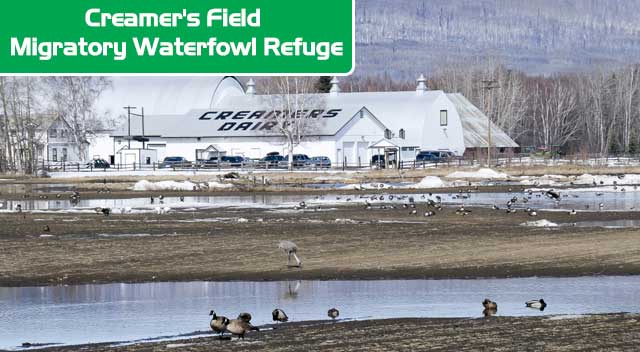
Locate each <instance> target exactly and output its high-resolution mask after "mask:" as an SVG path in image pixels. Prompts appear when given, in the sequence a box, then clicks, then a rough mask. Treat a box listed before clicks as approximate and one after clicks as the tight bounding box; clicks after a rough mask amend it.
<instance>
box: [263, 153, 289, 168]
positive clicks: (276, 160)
mask: <svg viewBox="0 0 640 352" xmlns="http://www.w3.org/2000/svg"><path fill="white" fill-rule="evenodd" d="M260 163H261V164H262V165H263V166H264V167H278V166H281V165H284V164H285V163H286V160H285V158H284V157H283V156H282V155H279V154H272V155H267V156H265V157H264V158H262V159H260Z"/></svg>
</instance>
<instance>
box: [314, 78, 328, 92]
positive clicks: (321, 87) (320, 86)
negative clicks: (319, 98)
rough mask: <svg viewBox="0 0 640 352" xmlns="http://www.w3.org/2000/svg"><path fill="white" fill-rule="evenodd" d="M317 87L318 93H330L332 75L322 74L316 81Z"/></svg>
mask: <svg viewBox="0 0 640 352" xmlns="http://www.w3.org/2000/svg"><path fill="white" fill-rule="evenodd" d="M315 89H316V91H317V92H318V93H329V91H330V90H331V77H329V76H320V78H318V80H317V81H316V84H315Z"/></svg>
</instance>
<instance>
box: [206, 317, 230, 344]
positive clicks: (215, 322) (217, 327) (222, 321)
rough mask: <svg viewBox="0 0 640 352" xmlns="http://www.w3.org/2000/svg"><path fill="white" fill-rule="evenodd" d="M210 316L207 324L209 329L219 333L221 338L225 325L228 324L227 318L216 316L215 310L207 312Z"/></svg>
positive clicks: (225, 328)
mask: <svg viewBox="0 0 640 352" xmlns="http://www.w3.org/2000/svg"><path fill="white" fill-rule="evenodd" d="M209 315H210V316H211V322H210V323H209V325H210V326H211V330H213V331H215V332H217V333H219V334H220V338H222V334H224V332H225V331H226V330H227V325H229V319H227V317H223V316H218V315H216V312H214V311H211V312H210V313H209Z"/></svg>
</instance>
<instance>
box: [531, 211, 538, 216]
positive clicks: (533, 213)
mask: <svg viewBox="0 0 640 352" xmlns="http://www.w3.org/2000/svg"><path fill="white" fill-rule="evenodd" d="M529 216H538V213H537V212H535V211H533V210H532V211H530V212H529Z"/></svg>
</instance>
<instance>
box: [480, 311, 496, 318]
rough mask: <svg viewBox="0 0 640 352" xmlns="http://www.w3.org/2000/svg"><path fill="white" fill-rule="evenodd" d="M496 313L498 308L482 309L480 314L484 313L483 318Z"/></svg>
mask: <svg viewBox="0 0 640 352" xmlns="http://www.w3.org/2000/svg"><path fill="white" fill-rule="evenodd" d="M496 313H498V309H485V310H483V311H482V315H484V317H485V318H488V317H492V316H494V315H496Z"/></svg>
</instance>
